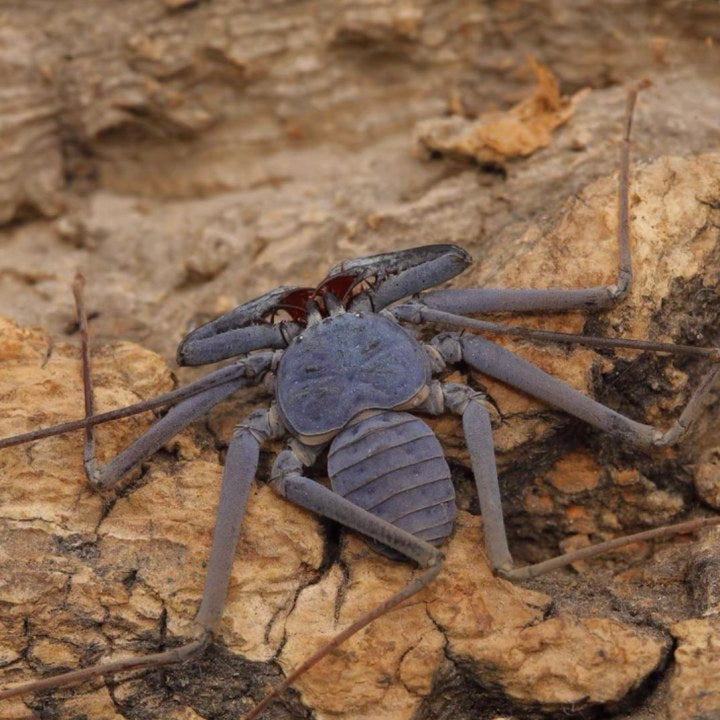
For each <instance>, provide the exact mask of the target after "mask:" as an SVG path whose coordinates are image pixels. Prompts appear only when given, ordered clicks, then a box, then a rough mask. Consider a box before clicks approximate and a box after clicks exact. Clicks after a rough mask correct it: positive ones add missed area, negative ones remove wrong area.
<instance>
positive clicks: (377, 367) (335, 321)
mask: <svg viewBox="0 0 720 720" xmlns="http://www.w3.org/2000/svg"><path fill="white" fill-rule="evenodd" d="M430 377H431V372H430V367H429V362H428V357H427V354H426V351H425V350H424V349H423V347H422V345H420V343H419V342H418V341H417V340H415V339H414V338H413V337H412V336H411V335H409V334H408V333H407V332H406V331H405V330H404V329H402V328H401V327H400V326H399V325H397V324H395V323H393V322H392V321H390V320H388V319H387V318H384V317H382V316H380V315H375V314H368V315H362V314H353V313H340V314H338V315H334V316H332V317H329V318H325V319H324V320H321V321H320V322H318V323H317V324H315V325H312V326H311V327H309V328H307V329H306V331H305V332H304V333H303V335H302V337H298V338H295V340H293V341H292V343H291V344H290V346H289V347H288V349H287V350H286V351H285V353H284V355H283V357H282V359H281V361H280V365H279V367H278V374H277V389H276V396H277V401H278V408H279V410H280V413H281V416H282V418H283V422H284V423H285V426H286V427H287V428H288V430H290V431H291V432H292V433H293V434H295V435H296V436H297V437H299V438H300V439H301V440H303V441H304V442H309V443H311V444H313V443H315V444H317V443H319V442H320V441H328V440H330V439H332V443H331V446H330V450H329V454H328V474H329V476H330V480H331V482H332V487H333V490H334V491H335V492H337V493H338V494H339V495H342V496H343V497H345V498H347V499H348V500H350V501H352V502H353V503H354V504H356V505H358V506H359V507H362V508H364V509H365V510H368V511H370V512H372V513H373V514H374V515H377V516H379V517H381V518H383V519H384V520H387V521H388V522H391V523H393V524H394V525H396V526H397V527H401V528H403V529H404V530H407V531H408V532H410V533H412V534H413V535H415V536H417V537H419V538H422V539H423V540H427V541H428V542H431V543H433V544H435V545H437V544H440V543H442V542H443V540H445V538H447V537H448V535H449V534H450V532H451V531H452V525H453V520H454V518H455V513H456V507H455V491H454V488H453V485H452V482H451V480H450V470H449V468H448V465H447V462H446V461H445V457H444V454H443V451H442V447H441V446H440V443H439V441H438V440H437V438H436V437H435V435H434V434H433V432H432V430H431V429H430V428H429V427H428V425H426V424H425V423H424V422H423V421H422V420H420V419H418V418H417V417H414V416H413V415H410V414H408V413H404V412H400V411H399V410H401V409H403V408H406V407H412V406H413V405H416V404H418V403H419V402H421V400H422V398H423V397H424V394H425V392H426V388H427V385H428V382H429V380H430Z"/></svg>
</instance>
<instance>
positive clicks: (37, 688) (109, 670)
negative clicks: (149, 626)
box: [0, 633, 210, 700]
mask: <svg viewBox="0 0 720 720" xmlns="http://www.w3.org/2000/svg"><path fill="white" fill-rule="evenodd" d="M209 639H210V634H209V633H207V634H205V635H204V636H203V637H201V638H199V639H198V640H193V641H192V642H189V643H187V644H185V645H181V646H180V647H177V648H173V649H172V650H164V651H163V652H159V653H154V654H152V655H143V656H141V657H134V658H127V659H125V660H116V661H114V662H109V663H104V664H102V665H93V666H92V667H88V668H83V669H81V670H72V671H71V672H67V673H61V674H60V675H53V676H51V677H48V678H44V679H43V680H31V681H30V682H26V683H20V684H18V685H11V686H10V687H8V688H5V689H4V690H3V689H0V700H5V699H7V698H11V697H17V696H20V695H30V694H32V693H39V692H42V691H43V690H54V689H55V688H59V687H64V686H66V685H76V684H78V683H82V682H86V681H87V680H91V679H92V678H95V677H98V676H100V675H114V674H116V673H121V672H128V671H130V670H147V669H150V668H155V667H162V666H164V665H174V664H176V663H181V662H184V661H185V660H189V659H190V658H192V657H194V656H195V655H196V654H197V653H199V652H201V651H202V650H203V649H204V648H205V646H206V645H207V643H208V640H209Z"/></svg>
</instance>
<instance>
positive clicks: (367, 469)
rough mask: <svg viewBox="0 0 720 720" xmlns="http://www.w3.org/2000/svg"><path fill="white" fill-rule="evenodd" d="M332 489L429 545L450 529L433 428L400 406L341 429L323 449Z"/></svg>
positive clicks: (444, 467)
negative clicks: (327, 450)
mask: <svg viewBox="0 0 720 720" xmlns="http://www.w3.org/2000/svg"><path fill="white" fill-rule="evenodd" d="M328 474H329V476H330V481H331V483H332V487H333V490H334V491H335V492H337V493H338V494H339V495H342V496H343V497H345V498H347V499H348V500H350V501H352V502H353V503H355V504H356V505H359V506H360V507H362V508H364V509H365V510H368V511H369V512H371V513H373V514H374V515H377V516H378V517H381V518H383V519H384V520H387V521H388V522H390V523H392V524H393V525H396V526H397V527H400V528H402V529H403V530H407V531H408V532H409V533H412V534H413V535H415V536H416V537H419V538H422V539H423V540H427V541H428V542H430V543H432V544H433V545H439V544H441V543H442V542H443V541H444V540H445V539H446V538H447V537H448V535H450V532H451V531H452V527H453V521H454V519H455V513H456V506H455V489H454V488H453V484H452V481H451V480H450V468H449V467H448V464H447V462H446V460H445V456H444V454H443V450H442V447H441V446H440V443H439V441H438V439H437V438H436V437H435V435H434V433H433V431H432V430H431V429H430V428H429V427H428V425H426V424H425V423H424V422H423V421H422V420H420V419H419V418H417V417H415V416H414V415H410V414H409V413H404V412H393V411H386V412H379V413H377V414H376V415H372V416H371V417H368V418H365V419H363V420H360V421H359V422H357V423H355V424H353V425H351V426H350V427H348V428H346V429H344V430H342V431H341V432H340V433H339V434H338V435H337V436H336V437H335V438H334V440H333V441H332V444H331V446H330V451H329V453H328Z"/></svg>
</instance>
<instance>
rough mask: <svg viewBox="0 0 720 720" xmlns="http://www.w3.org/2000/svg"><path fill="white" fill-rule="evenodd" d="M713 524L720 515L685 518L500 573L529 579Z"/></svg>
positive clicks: (513, 577) (509, 577) (513, 578)
mask: <svg viewBox="0 0 720 720" xmlns="http://www.w3.org/2000/svg"><path fill="white" fill-rule="evenodd" d="M713 525H720V517H710V518H697V519H696V520H687V521H686V522H681V523H676V524H675V525H665V526H664V527H659V528H652V529H651V530H644V531H642V532H639V533H635V534H634V535H624V536H623V537H619V538H614V539H613V540H607V541H606V542H601V543H598V544H597V545H591V546H590V547H586V548H581V549H580V550H574V551H573V552H569V553H566V554H565V555H558V556H557V557H554V558H550V560H545V561H544V562H539V563H536V564H535V565H528V566H527V567H523V568H517V569H516V570H510V571H509V572H503V573H501V574H502V575H503V577H506V578H508V579H509V580H529V579H531V578H535V577H538V576H539V575H544V574H545V573H547V572H550V571H551V570H556V569H557V568H560V567H563V566H564V565H569V564H570V563H574V562H578V561H579V560H589V559H590V558H593V557H597V556H598V555H602V554H604V553H606V552H609V551H610V550H615V549H617V548H620V547H623V546H625V545H629V544H630V543H634V542H642V541H644V540H655V539H657V538H663V537H669V536H671V535H682V534H684V533H692V532H697V531H698V530H702V529H703V528H706V527H711V526H713Z"/></svg>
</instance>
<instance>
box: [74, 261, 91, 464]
mask: <svg viewBox="0 0 720 720" xmlns="http://www.w3.org/2000/svg"><path fill="white" fill-rule="evenodd" d="M84 290H85V278H84V277H83V275H82V273H76V275H75V280H74V281H73V284H72V291H73V296H74V298H75V311H76V314H77V321H78V325H79V327H80V354H81V357H82V379H83V401H84V403H85V418H86V419H87V418H89V417H92V415H93V414H94V412H95V402H94V398H93V387H92V378H91V376H90V342H89V339H88V318H87V308H86V307H85V293H84ZM83 455H84V460H85V468H86V470H87V469H88V468H90V467H91V466H92V464H94V461H95V426H94V425H86V426H85V445H84V451H83Z"/></svg>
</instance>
